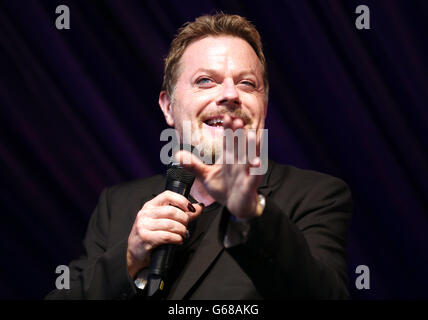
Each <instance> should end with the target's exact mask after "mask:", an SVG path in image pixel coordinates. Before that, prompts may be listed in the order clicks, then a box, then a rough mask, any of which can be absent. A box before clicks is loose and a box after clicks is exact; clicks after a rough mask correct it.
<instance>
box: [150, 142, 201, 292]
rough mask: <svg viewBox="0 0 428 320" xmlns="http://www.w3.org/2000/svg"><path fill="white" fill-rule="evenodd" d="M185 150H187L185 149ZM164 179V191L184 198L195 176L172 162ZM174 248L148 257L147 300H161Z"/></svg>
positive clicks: (169, 246) (166, 247) (162, 247)
mask: <svg viewBox="0 0 428 320" xmlns="http://www.w3.org/2000/svg"><path fill="white" fill-rule="evenodd" d="M190 148H191V150H192V151H193V148H194V147H193V146H190ZM182 149H183V145H182V144H181V145H180V150H182ZM186 150H189V149H187V148H186ZM189 151H190V150H189ZM166 177H167V179H166V185H165V190H170V191H173V192H176V193H179V194H181V195H183V196H184V197H185V198H188V197H189V193H190V189H191V187H192V184H193V181H194V180H195V176H194V175H193V174H192V173H190V172H189V171H187V170H185V169H184V168H183V167H182V166H181V164H180V163H178V162H174V161H173V162H172V163H171V164H169V166H168V169H167V172H166ZM175 247H176V245H173V244H164V245H160V246H159V247H157V248H155V249H154V250H153V252H152V254H151V257H150V269H149V275H148V278H147V297H148V298H152V299H161V298H163V296H164V292H165V291H164V289H165V287H166V281H167V276H168V271H169V269H170V268H171V265H172V262H173V260H174V251H175Z"/></svg>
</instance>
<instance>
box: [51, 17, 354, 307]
mask: <svg viewBox="0 0 428 320" xmlns="http://www.w3.org/2000/svg"><path fill="white" fill-rule="evenodd" d="M162 89H163V90H162V91H161V93H160V96H159V105H160V107H161V109H162V112H163V114H164V116H165V119H166V122H167V124H168V125H170V126H172V127H174V128H175V129H176V131H177V133H178V135H179V136H180V137H181V138H182V139H186V138H187V139H190V140H189V141H191V143H192V144H193V145H198V146H199V147H200V148H201V149H202V152H203V153H204V154H205V155H207V154H208V155H210V156H211V157H212V158H215V156H217V155H220V157H219V158H215V159H217V160H218V159H220V161H217V162H216V163H215V164H212V165H210V164H206V163H204V162H203V161H201V160H200V159H198V158H197V157H196V156H195V155H193V154H191V153H189V152H187V151H179V152H178V153H177V154H176V159H177V160H179V161H180V162H181V163H182V164H183V166H184V167H185V168H187V169H188V170H189V171H191V172H193V173H194V174H195V176H196V179H195V182H194V184H193V186H192V188H191V191H190V195H191V196H190V201H189V200H187V199H186V198H184V197H183V196H181V195H179V194H175V193H173V192H170V191H164V188H165V178H164V177H163V176H154V177H151V178H148V179H145V180H140V181H134V182H130V183H126V184H122V185H119V186H114V187H112V188H108V189H105V190H104V191H103V193H102V194H101V197H100V201H99V203H98V206H97V208H96V210H95V212H94V214H93V216H92V217H91V220H90V223H89V227H88V231H87V234H86V237H85V240H84V247H85V253H84V255H83V256H82V257H81V258H79V259H78V260H75V261H73V262H72V263H71V264H70V270H71V282H70V289H69V290H54V291H53V292H51V293H50V294H49V295H48V297H47V298H53V299H55V298H59V299H65V298H74V299H117V298H120V299H128V298H134V297H141V298H144V290H145V280H146V278H147V270H148V267H149V265H150V257H151V253H152V252H153V250H155V249H156V248H157V247H158V246H160V245H162V244H176V245H177V252H176V255H175V256H176V259H175V260H174V265H173V267H172V270H171V272H170V275H169V278H168V279H169V283H168V287H167V288H166V289H165V292H166V297H167V298H169V299H269V298H274V299H275V298H276V299H280V298H311V299H313V298H316V299H317V298H320V299H341V298H347V297H348V291H347V287H346V284H347V268H346V251H345V249H346V242H347V229H348V224H349V222H350V218H351V211H352V203H351V195H350V192H349V190H348V188H347V186H346V184H345V183H344V182H342V181H341V180H339V179H337V178H333V177H330V176H327V175H325V174H321V173H316V172H313V171H306V170H300V169H297V168H294V167H292V166H286V165H279V164H277V163H275V162H273V161H269V164H268V169H267V172H266V173H265V174H263V175H253V174H250V170H249V169H250V168H256V167H259V166H260V165H261V162H262V160H261V159H260V157H257V156H256V157H253V158H252V159H250V158H249V159H246V163H244V164H242V163H232V164H225V163H224V161H221V159H224V155H225V154H226V153H227V152H230V150H228V149H225V148H224V143H223V142H224V141H223V138H222V135H221V134H220V135H219V134H218V133H223V132H224V130H226V129H231V130H232V131H236V130H239V129H241V130H245V132H246V138H247V141H246V142H247V143H248V145H250V144H252V143H253V144H254V143H255V144H256V145H257V147H258V150H259V152H260V148H259V147H260V142H261V134H260V132H261V129H263V128H264V121H265V117H266V112H267V105H268V80H267V67H266V62H265V58H264V55H263V51H262V45H261V41H260V36H259V34H258V32H257V30H256V29H255V27H254V26H253V25H252V24H251V23H249V22H248V21H247V20H246V19H244V18H243V17H240V16H236V15H225V14H217V15H214V16H202V17H199V18H197V19H196V20H195V21H194V22H192V23H188V24H185V25H184V26H183V27H182V28H181V29H180V30H179V33H178V35H177V36H176V37H175V39H174V40H173V42H172V44H171V48H170V52H169V54H168V56H167V58H166V60H165V75H164V83H163V88H162ZM185 123H188V124H190V127H191V129H192V132H193V134H192V135H191V136H189V134H190V133H189V132H187V131H188V130H185V129H184V126H185V125H184V124H185ZM250 129H255V130H256V133H254V131H252V130H250ZM195 133H196V134H195ZM232 152H235V151H232Z"/></svg>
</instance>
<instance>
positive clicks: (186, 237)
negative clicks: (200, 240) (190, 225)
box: [184, 230, 190, 239]
mask: <svg viewBox="0 0 428 320" xmlns="http://www.w3.org/2000/svg"><path fill="white" fill-rule="evenodd" d="M189 237H190V233H189V230H186V234H185V236H184V239H189Z"/></svg>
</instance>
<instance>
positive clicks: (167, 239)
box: [150, 230, 184, 249]
mask: <svg viewBox="0 0 428 320" xmlns="http://www.w3.org/2000/svg"><path fill="white" fill-rule="evenodd" d="M150 236H151V239H152V243H153V249H154V248H155V247H157V246H160V245H162V244H183V240H184V238H183V236H181V235H179V234H177V233H173V232H169V231H163V230H159V231H153V232H151V235H150Z"/></svg>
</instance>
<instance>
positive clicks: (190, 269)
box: [169, 207, 223, 300]
mask: <svg viewBox="0 0 428 320" xmlns="http://www.w3.org/2000/svg"><path fill="white" fill-rule="evenodd" d="M219 210H220V211H219V213H218V214H217V215H216V217H215V218H214V220H213V222H212V223H211V225H210V227H209V228H208V230H207V232H206V234H205V235H204V236H203V238H202V240H201V243H200V244H199V246H198V248H197V251H196V252H195V255H194V258H193V259H192V260H191V261H190V263H189V265H188V266H187V267H186V268H185V270H184V273H183V275H182V277H181V279H180V280H179V283H178V284H177V286H176V289H175V290H174V292H172V293H171V294H170V297H169V299H171V300H181V299H183V298H185V296H186V294H187V293H188V292H189V291H190V290H191V289H192V287H193V286H194V285H195V284H196V282H197V281H198V279H199V278H200V277H201V276H202V275H203V274H204V272H205V271H206V270H207V269H208V268H209V266H210V265H211V264H212V263H213V262H214V260H215V259H216V258H217V256H218V255H219V254H220V253H221V251H222V250H223V243H221V242H220V239H219V237H218V234H219V229H220V221H221V217H222V212H223V207H221V208H220V209H219Z"/></svg>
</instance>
